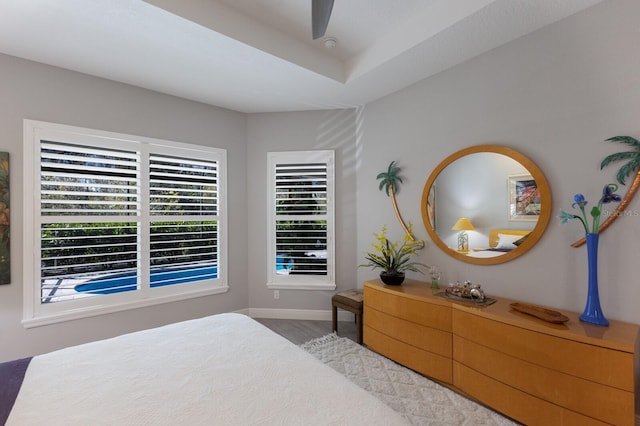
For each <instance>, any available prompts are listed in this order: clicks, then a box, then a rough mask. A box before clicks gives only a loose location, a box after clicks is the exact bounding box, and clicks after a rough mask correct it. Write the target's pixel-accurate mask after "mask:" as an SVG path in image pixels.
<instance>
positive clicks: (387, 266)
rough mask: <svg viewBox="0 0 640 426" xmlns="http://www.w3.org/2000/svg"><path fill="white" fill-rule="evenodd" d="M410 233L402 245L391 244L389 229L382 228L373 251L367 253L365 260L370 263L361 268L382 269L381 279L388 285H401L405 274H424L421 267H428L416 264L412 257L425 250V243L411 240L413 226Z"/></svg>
mask: <svg viewBox="0 0 640 426" xmlns="http://www.w3.org/2000/svg"><path fill="white" fill-rule="evenodd" d="M408 230H409V232H408V233H407V234H406V235H405V237H404V240H403V241H402V244H400V242H398V241H394V242H391V241H389V239H387V227H386V226H383V227H382V232H380V233H379V234H378V233H375V232H374V234H373V235H374V236H375V237H376V242H375V243H373V244H371V247H372V248H373V250H372V251H369V252H366V254H365V259H366V260H367V261H368V263H365V264H363V265H360V266H369V267H371V268H372V269H376V268H380V269H382V271H381V272H380V279H381V280H382V282H383V283H385V284H387V285H400V284H402V281H404V277H405V272H406V271H413V272H419V273H421V274H422V273H424V272H423V271H421V270H420V267H425V268H428V266H427V265H425V264H423V263H420V262H414V261H412V260H411V257H412V256H413V255H414V254H416V253H417V252H418V250H420V249H422V248H424V241H422V240H414V239H412V238H411V224H409V229H408Z"/></svg>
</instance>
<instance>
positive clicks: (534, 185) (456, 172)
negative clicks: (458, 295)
mask: <svg viewBox="0 0 640 426" xmlns="http://www.w3.org/2000/svg"><path fill="white" fill-rule="evenodd" d="M422 210H423V221H424V222H425V227H426V229H427V231H428V232H429V234H430V235H431V237H432V239H433V240H434V242H435V243H436V244H437V245H438V246H440V248H441V249H443V250H444V251H445V252H446V253H448V254H450V255H452V256H453V257H456V258H458V259H460V260H463V261H465V262H468V263H476V264H495V263H502V262H505V261H508V260H511V259H513V258H515V257H517V256H519V255H521V254H522V253H524V252H526V251H527V250H528V249H529V248H530V247H531V246H532V245H533V244H535V242H536V241H537V240H538V239H539V237H540V236H541V234H542V232H543V231H544V228H545V227H546V224H547V222H548V220H549V216H550V211H551V196H550V192H549V188H548V184H547V182H546V179H545V178H544V175H543V174H542V172H541V171H540V170H539V169H538V167H537V166H536V165H535V164H534V163H533V162H532V161H531V160H529V159H528V158H526V157H525V156H524V155H522V154H520V153H518V152H517V151H514V150H512V149H510V148H507V147H501V146H497V145H481V146H476V147H471V148H467V149H465V150H462V151H459V152H457V153H455V154H452V155H451V156H449V157H448V158H447V159H445V161H443V162H442V163H441V164H440V165H439V166H438V167H437V168H436V170H434V172H433V173H432V175H431V176H430V178H429V180H428V181H427V184H426V185H425V189H424V192H423V201H422Z"/></svg>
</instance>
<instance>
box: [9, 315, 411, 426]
mask: <svg viewBox="0 0 640 426" xmlns="http://www.w3.org/2000/svg"><path fill="white" fill-rule="evenodd" d="M20 365H21V366H24V368H26V372H24V380H23V381H22V384H21V386H20V387H19V391H18V392H17V397H16V399H15V402H14V404H13V408H12V409H11V411H10V413H9V414H8V419H7V425H65V426H66V425H87V424H91V425H114V424H119V425H127V424H131V425H133V424H135V425H177V424H182V425H187V424H188V425H274V424H275V425H363V424H367V425H396V424H398V425H400V424H406V423H407V421H406V420H405V419H404V418H403V417H401V416H400V415H399V414H398V413H396V412H395V411H393V410H392V409H391V408H389V407H388V406H386V405H385V404H383V403H382V402H381V401H379V400H378V399H376V398H375V397H374V396H373V395H371V394H369V393H367V392H366V391H365V390H363V389H361V388H360V387H358V386H357V385H356V384H354V383H352V382H350V381H349V380H348V379H347V378H345V377H344V376H342V375H341V374H340V373H338V372H336V371H334V370H333V369H331V368H330V367H328V366H326V365H325V364H323V363H322V362H321V361H319V360H317V359H316V358H314V357H312V356H311V355H309V354H307V353H306V352H305V351H303V350H302V349H300V348H298V347H297V346H295V345H294V344H292V343H291V342H289V341H288V340H286V339H285V338H283V337H281V336H279V335H277V334H276V333H273V332H272V331H271V330H269V329H267V328H266V327H264V326H263V325H261V324H259V323H258V322H256V321H254V320H252V319H251V318H249V317H247V316H245V315H241V314H233V313H229V314H220V315H214V316H210V317H205V318H201V319H196V320H190V321H185V322H181V323H176V324H170V325H167V326H163V327H159V328H155V329H150V330H145V331H140V332H136V333H131V334H126V335H123V336H119V337H115V338H112V339H107V340H101V341H97V342H93V343H88V344H84V345H80V346H75V347H70V348H66V349H62V350H59V351H55V352H51V353H48V354H44V355H39V356H35V357H33V358H32V359H31V360H30V362H29V363H26V366H25V363H24V362H23V363H21V364H20ZM13 370H14V371H15V368H14V369H13ZM0 379H2V378H1V377H0ZM4 382H5V380H0V383H4Z"/></svg>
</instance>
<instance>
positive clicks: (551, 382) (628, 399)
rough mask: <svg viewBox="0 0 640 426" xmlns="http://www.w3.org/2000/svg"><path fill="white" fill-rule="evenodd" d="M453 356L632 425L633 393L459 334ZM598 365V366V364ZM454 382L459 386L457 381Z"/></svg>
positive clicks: (556, 400)
mask: <svg viewBox="0 0 640 426" xmlns="http://www.w3.org/2000/svg"><path fill="white" fill-rule="evenodd" d="M453 359H454V361H455V362H458V363H460V364H463V365H465V366H466V367H469V368H471V369H473V370H475V371H477V372H479V373H482V374H484V375H486V376H489V377H491V378H493V379H495V380H496V381H498V382H501V383H504V384H506V385H509V386H511V387H513V388H516V389H519V390H521V391H523V392H525V393H528V394H530V395H532V396H535V397H538V398H540V399H542V400H545V401H548V402H550V403H553V404H557V405H560V406H563V407H566V408H568V409H569V410H571V411H575V412H577V413H581V414H584V415H586V416H590V417H593V418H596V419H599V420H602V421H605V422H608V423H611V424H618V425H619V424H633V419H634V395H633V393H632V392H627V391H623V390H620V389H617V388H612V387H609V386H605V385H602V384H599V383H595V382H592V381H590V380H585V379H582V378H579V377H575V376H572V375H570V374H566V373H561V372H559V371H556V370H553V369H550V368H546V367H541V366H539V365H536V364H532V363H530V362H527V361H523V360H521V359H519V358H514V357H512V356H509V355H505V354H504V353H502V352H501V351H497V350H494V349H490V348H488V347H486V346H483V345H480V344H478V343H474V342H471V341H469V340H466V339H463V338H461V337H459V336H454V338H453ZM596 368H597V367H596ZM454 385H456V386H457V385H458V384H457V383H456V382H455V381H454Z"/></svg>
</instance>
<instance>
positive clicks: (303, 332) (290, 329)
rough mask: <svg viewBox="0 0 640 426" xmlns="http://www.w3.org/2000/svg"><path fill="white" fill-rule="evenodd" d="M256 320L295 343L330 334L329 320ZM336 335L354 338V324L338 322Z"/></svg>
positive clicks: (298, 343) (299, 343)
mask: <svg viewBox="0 0 640 426" xmlns="http://www.w3.org/2000/svg"><path fill="white" fill-rule="evenodd" d="M255 320H256V321H258V322H259V323H261V324H263V325H264V326H266V327H268V328H270V329H271V330H273V331H275V332H276V333H278V334H279V335H281V336H283V337H285V338H286V339H288V340H290V341H291V342H293V343H294V344H296V345H301V344H303V343H305V342H308V341H309V340H312V339H315V338H317V337H322V336H325V335H327V334H331V321H310V320H289V319H273V318H255ZM338 335H339V336H341V337H346V338H348V339H351V340H353V341H355V340H356V324H355V322H352V321H339V322H338Z"/></svg>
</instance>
